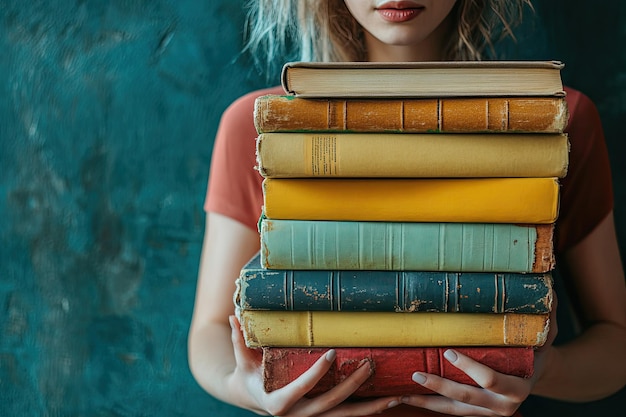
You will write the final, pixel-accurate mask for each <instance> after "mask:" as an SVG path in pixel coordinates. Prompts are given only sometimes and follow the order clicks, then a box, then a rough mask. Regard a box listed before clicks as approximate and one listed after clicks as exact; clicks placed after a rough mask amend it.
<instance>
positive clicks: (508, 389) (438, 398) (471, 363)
mask: <svg viewBox="0 0 626 417" xmlns="http://www.w3.org/2000/svg"><path fill="white" fill-rule="evenodd" d="M556 306H557V299H556V294H555V293H553V301H552V309H551V312H550V329H549V331H548V336H547V339H546V343H545V344H544V345H543V346H542V347H541V348H539V349H537V350H536V351H535V360H534V373H533V376H532V377H530V378H519V377H515V376H511V375H505V374H502V373H499V372H496V371H494V370H493V369H491V368H489V367H487V366H485V365H483V364H481V363H479V362H477V361H475V360H473V359H471V358H469V357H468V356H465V355H463V354H461V353H459V352H457V351H455V350H453V349H449V350H447V351H446V352H445V353H444V357H445V358H446V359H447V360H448V361H449V362H450V363H451V364H452V365H454V366H456V367H457V368H459V369H460V370H462V371H463V372H465V373H466V374H467V375H468V376H469V377H470V378H472V379H473V380H474V381H475V382H476V383H477V384H478V385H479V386H478V387H474V386H470V385H466V384H459V383H457V382H454V381H451V380H449V379H446V378H442V377H440V376H438V375H432V374H427V373H423V372H415V373H414V374H413V381H415V382H416V383H418V384H420V385H422V386H424V387H426V388H428V389H430V390H432V391H434V392H436V393H437V394H440V395H411V396H405V397H402V399H401V401H402V402H403V403H404V404H409V405H412V406H415V407H420V408H425V409H428V410H432V411H436V412H439V413H443V414H447V415H453V416H512V415H513V414H515V412H516V411H517V409H518V408H519V406H520V405H521V404H522V402H524V400H525V399H526V398H527V397H528V395H529V394H530V392H531V390H532V387H533V386H534V384H535V382H536V381H537V380H538V379H539V378H541V375H542V374H543V371H544V370H545V368H546V365H547V363H548V362H549V359H548V357H549V355H550V354H551V349H552V343H553V342H554V338H555V337H556V334H557V331H558V330H557V322H556Z"/></svg>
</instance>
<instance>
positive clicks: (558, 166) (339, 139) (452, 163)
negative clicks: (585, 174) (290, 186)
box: [257, 133, 569, 178]
mask: <svg viewBox="0 0 626 417" xmlns="http://www.w3.org/2000/svg"><path fill="white" fill-rule="evenodd" d="M568 158H569V143H568V139H567V136H566V135H565V134H553V135H545V134H519V135H511V134H489V135H477V134H464V135H459V134H444V133H442V134H437V135H433V134H410V133H406V134H397V133H264V134H261V135H260V136H259V137H258V138H257V166H258V170H259V173H260V174H261V175H262V176H264V177H266V178H298V177H413V178H415V177H423V178H427V177H451V178H462V177H564V176H565V174H566V173H567V166H568V162H569V159H568Z"/></svg>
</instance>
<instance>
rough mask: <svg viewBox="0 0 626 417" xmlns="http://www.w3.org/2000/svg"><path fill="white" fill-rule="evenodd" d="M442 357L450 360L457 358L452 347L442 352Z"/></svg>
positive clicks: (454, 360)
mask: <svg viewBox="0 0 626 417" xmlns="http://www.w3.org/2000/svg"><path fill="white" fill-rule="evenodd" d="M443 357H444V358H446V359H447V360H448V361H450V362H456V360H457V359H458V358H459V356H458V355H457V354H456V352H455V351H453V350H452V349H448V350H446V351H445V352H443Z"/></svg>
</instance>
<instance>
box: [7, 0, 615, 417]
mask: <svg viewBox="0 0 626 417" xmlns="http://www.w3.org/2000/svg"><path fill="white" fill-rule="evenodd" d="M242 3H243V2H241V1H228V0H205V1H193V0H110V1H106V0H48V1H46V0H29V1H24V0H0V51H2V52H1V53H0V96H1V97H2V99H0V141H1V151H0V218H1V219H2V220H1V221H0V239H1V242H2V244H1V245H0V415H2V416H4V415H7V416H98V417H104V416H144V415H145V416H158V415H163V416H178V415H180V416H183V415H184V416H248V415H253V414H251V413H247V412H243V411H240V410H237V409H235V408H233V407H230V406H227V405H225V404H223V403H221V402H219V401H216V400H214V399H212V398H211V397H210V396H208V395H206V394H205V393H204V392H203V391H202V390H201V389H200V388H199V387H198V386H197V385H196V384H195V382H194V380H193V379H192V377H191V374H190V373H189V371H188V368H187V362H186V333H187V328H188V323H189V319H190V315H191V309H192V303H193V296H194V290H195V279H196V271H197V265H198V259H199V253H200V246H201V241H202V234H203V227H204V213H203V211H202V203H203V198H204V192H205V189H206V179H207V172H208V168H209V163H210V156H211V147H212V140H213V136H214V134H215V131H216V128H217V123H218V121H219V116H220V114H221V112H222V111H223V110H224V109H225V107H226V106H227V105H228V104H229V103H230V102H231V101H232V100H233V99H235V98H236V97H238V96H239V95H241V94H242V93H244V92H246V91H249V90H252V89H255V88H258V87H261V86H264V85H266V84H274V83H276V82H277V80H278V77H277V74H274V75H273V76H272V77H271V78H270V81H268V80H267V79H266V78H264V77H262V76H260V75H259V74H257V72H256V70H254V69H253V68H252V66H251V65H250V59H249V57H247V56H245V55H243V56H242V55H240V54H239V51H240V47H241V39H242V27H243V21H244V15H243V11H242V10H241V4H242ZM548 20H549V22H550V23H547V22H548ZM625 21H626V10H625V6H624V5H623V2H621V1H619V0H606V1H603V2H601V7H599V6H594V7H589V4H588V3H587V2H585V3H583V2H582V1H580V0H575V1H573V0H571V1H565V0H558V1H554V0H552V1H549V0H543V1H541V2H539V3H538V4H537V15H536V16H535V17H529V18H528V19H527V21H526V23H525V24H524V25H523V26H522V28H521V29H520V32H519V42H518V43H517V44H510V43H509V44H507V45H505V46H503V47H502V50H503V51H506V52H507V53H508V55H507V57H509V58H523V59H553V58H555V59H561V60H563V61H564V62H566V68H565V70H564V72H563V76H564V78H565V81H566V82H567V83H568V84H570V85H571V86H573V87H576V88H578V89H580V90H582V91H584V92H586V93H587V94H588V95H589V96H591V97H592V98H593V99H594V100H595V102H596V103H597V104H598V107H599V109H600V112H601V116H602V119H603V121H604V124H605V128H606V135H607V141H608V145H609V150H610V152H611V158H612V162H613V166H614V171H613V172H614V178H615V191H616V210H617V223H618V228H619V234H620V238H621V239H622V241H626V215H624V213H625V207H626V183H625V178H626V177H625V175H624V174H625V171H624V170H625V169H626V168H625V164H624V162H625V157H624V155H626V152H625V146H626V141H624V140H623V137H622V136H623V130H622V129H621V128H620V123H621V122H623V120H624V119H625V116H626V52H624V50H623V48H616V49H613V48H612V46H613V45H623V44H624V43H625V41H626V26H625V25H624V24H623V23H622V22H625ZM617 404H621V405H624V395H621V396H616V397H612V398H610V399H608V400H606V401H603V402H600V403H598V404H592V405H587V406H575V407H568V408H571V409H577V410H586V411H587V412H590V411H591V410H594V412H597V413H599V414H596V415H611V413H610V412H607V410H610V409H611V408H612V407H616V406H617ZM538 405H541V406H543V405H544V403H543V402H539V403H538ZM594 407H596V408H594ZM598 410H600V411H598ZM533 415H537V416H539V415H543V414H542V413H541V412H536V413H533ZM571 415H574V414H571Z"/></svg>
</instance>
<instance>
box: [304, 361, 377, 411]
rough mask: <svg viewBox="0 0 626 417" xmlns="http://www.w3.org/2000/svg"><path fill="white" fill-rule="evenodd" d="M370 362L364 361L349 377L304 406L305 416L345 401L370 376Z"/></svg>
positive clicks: (371, 369)
mask: <svg viewBox="0 0 626 417" xmlns="http://www.w3.org/2000/svg"><path fill="white" fill-rule="evenodd" d="M372 373H373V368H372V362H371V360H365V361H363V363H362V364H361V366H360V367H359V368H358V369H357V370H356V371H354V372H353V373H352V374H351V375H350V376H349V377H347V378H346V379H345V380H343V381H342V382H340V383H339V384H337V385H336V386H335V387H333V388H332V389H330V390H328V391H326V392H325V393H323V394H320V395H318V396H317V397H315V398H314V399H312V400H311V401H310V402H308V403H307V404H306V408H305V409H304V411H305V414H308V415H317V414H320V413H322V412H325V411H328V410H330V409H332V408H334V407H336V406H337V405H339V404H341V403H342V402H343V401H345V400H346V399H347V398H348V397H350V395H352V394H353V393H354V392H355V391H356V390H357V389H359V387H360V386H361V385H362V384H363V383H364V382H365V381H366V380H367V379H368V378H369V377H370V376H371V375H372Z"/></svg>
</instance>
